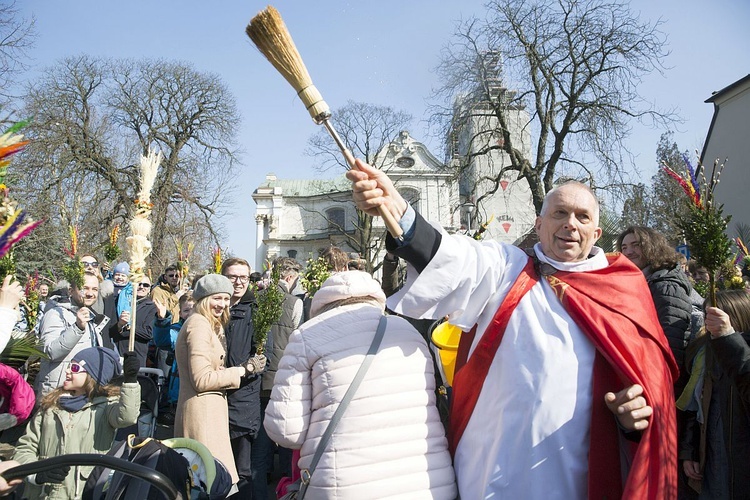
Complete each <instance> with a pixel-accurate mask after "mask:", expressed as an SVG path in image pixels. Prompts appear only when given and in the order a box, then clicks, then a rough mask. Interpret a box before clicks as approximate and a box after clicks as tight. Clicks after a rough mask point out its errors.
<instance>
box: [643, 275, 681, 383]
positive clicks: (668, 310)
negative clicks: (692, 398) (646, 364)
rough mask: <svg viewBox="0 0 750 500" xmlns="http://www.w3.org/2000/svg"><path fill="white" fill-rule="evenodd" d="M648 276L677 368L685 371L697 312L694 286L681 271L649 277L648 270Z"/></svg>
mask: <svg viewBox="0 0 750 500" xmlns="http://www.w3.org/2000/svg"><path fill="white" fill-rule="evenodd" d="M644 274H645V275H646V281H647V282H648V288H649V290H651V297H652V298H653V300H654V306H655V307H656V314H657V316H658V317H659V323H660V324H661V327H662V329H664V334H665V335H666V336H667V340H668V341H669V347H670V348H671V349H672V354H674V357H675V360H676V361H677V366H679V367H680V369H681V370H682V367H684V366H685V347H686V346H687V342H688V339H689V338H690V321H691V315H692V312H693V306H692V303H691V301H690V292H691V290H692V286H691V285H690V281H688V278H687V276H685V273H683V272H682V271H681V270H680V269H679V268H677V267H674V268H672V269H659V270H658V271H654V272H652V273H649V272H648V268H646V269H644ZM678 385H680V384H679V383H678ZM678 394H679V392H678Z"/></svg>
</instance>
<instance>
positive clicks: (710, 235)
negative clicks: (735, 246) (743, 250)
mask: <svg viewBox="0 0 750 500" xmlns="http://www.w3.org/2000/svg"><path fill="white" fill-rule="evenodd" d="M730 219H731V216H726V217H724V215H723V206H722V205H719V206H718V207H715V209H712V210H701V209H700V208H698V207H696V206H690V209H689V211H688V216H687V217H686V218H684V219H680V220H678V221H677V227H679V228H680V230H682V232H683V234H684V235H685V239H686V240H687V242H688V245H689V246H690V255H691V259H693V260H695V261H696V262H698V264H700V265H702V266H703V267H705V268H706V269H707V270H708V272H709V273H711V274H712V275H713V274H715V273H716V271H718V270H719V268H720V267H721V266H722V264H724V262H726V261H727V260H729V258H730V257H731V255H732V249H731V243H730V242H729V239H728V238H727V237H726V235H725V234H724V232H725V231H726V229H727V223H728V222H729V221H730Z"/></svg>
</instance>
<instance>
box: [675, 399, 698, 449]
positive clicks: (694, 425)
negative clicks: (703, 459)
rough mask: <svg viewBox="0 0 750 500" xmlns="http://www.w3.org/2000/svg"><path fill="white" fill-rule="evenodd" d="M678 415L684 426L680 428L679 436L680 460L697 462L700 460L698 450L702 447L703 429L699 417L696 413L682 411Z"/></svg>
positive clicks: (678, 411)
mask: <svg viewBox="0 0 750 500" xmlns="http://www.w3.org/2000/svg"><path fill="white" fill-rule="evenodd" d="M677 414H678V416H679V418H680V419H681V422H682V425H680V426H678V428H679V430H680V435H679V436H677V447H678V454H677V456H678V458H679V459H680V460H690V461H693V462H697V461H698V459H699V456H698V449H699V447H700V438H701V427H700V423H699V422H698V415H697V413H696V412H694V411H680V410H677Z"/></svg>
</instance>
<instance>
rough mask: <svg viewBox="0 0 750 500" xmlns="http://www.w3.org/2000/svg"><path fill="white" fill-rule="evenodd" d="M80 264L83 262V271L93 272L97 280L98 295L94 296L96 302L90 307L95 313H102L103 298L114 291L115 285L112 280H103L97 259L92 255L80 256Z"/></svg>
mask: <svg viewBox="0 0 750 500" xmlns="http://www.w3.org/2000/svg"><path fill="white" fill-rule="evenodd" d="M81 264H83V272H84V273H86V274H93V275H94V276H96V278H97V279H98V280H99V295H98V296H97V297H96V304H94V305H93V306H92V307H91V309H93V310H94V312H96V314H104V300H105V299H106V298H107V297H109V296H110V295H112V293H114V291H115V285H114V283H112V281H110V280H105V279H104V278H103V277H102V273H101V271H100V270H99V261H98V260H97V258H96V257H94V256H93V255H91V254H86V255H84V256H83V257H81Z"/></svg>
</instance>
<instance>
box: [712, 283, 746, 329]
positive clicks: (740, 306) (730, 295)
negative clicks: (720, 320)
mask: <svg viewBox="0 0 750 500" xmlns="http://www.w3.org/2000/svg"><path fill="white" fill-rule="evenodd" d="M709 305H710V304H709V303H708V299H707V300H706V302H705V303H704V304H703V307H704V309H705V308H706V307H708V306H709ZM716 307H718V308H719V309H721V310H722V311H724V312H725V313H727V314H728V315H729V322H730V323H731V324H732V328H734V331H736V332H750V293H748V291H747V290H717V291H716Z"/></svg>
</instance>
